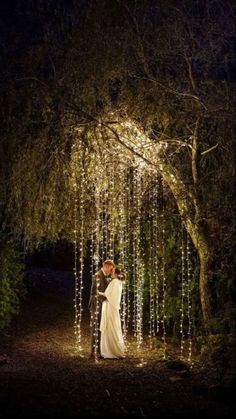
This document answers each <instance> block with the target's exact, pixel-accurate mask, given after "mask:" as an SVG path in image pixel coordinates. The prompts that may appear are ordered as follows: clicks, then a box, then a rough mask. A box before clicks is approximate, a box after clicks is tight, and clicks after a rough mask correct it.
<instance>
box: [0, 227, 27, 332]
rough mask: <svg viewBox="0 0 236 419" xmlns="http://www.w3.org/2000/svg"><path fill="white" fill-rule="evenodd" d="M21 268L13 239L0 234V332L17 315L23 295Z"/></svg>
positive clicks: (21, 264)
mask: <svg viewBox="0 0 236 419" xmlns="http://www.w3.org/2000/svg"><path fill="white" fill-rule="evenodd" d="M23 267H24V265H23V263H21V261H20V256H19V252H18V251H17V249H16V246H15V243H14V240H13V238H12V237H10V235H7V234H4V233H2V232H0V330H1V329H3V328H5V327H6V326H7V325H9V323H10V322H11V319H12V317H13V315H15V314H18V313H19V309H20V300H21V298H23V296H24V295H25V288H24V286H23Z"/></svg>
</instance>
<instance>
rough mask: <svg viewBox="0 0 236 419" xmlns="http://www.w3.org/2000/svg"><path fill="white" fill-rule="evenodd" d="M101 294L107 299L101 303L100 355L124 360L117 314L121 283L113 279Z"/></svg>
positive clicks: (123, 348)
mask: <svg viewBox="0 0 236 419" xmlns="http://www.w3.org/2000/svg"><path fill="white" fill-rule="evenodd" d="M101 294H102V295H104V296H105V297H106V298H107V300H105V301H104V302H103V303H102V315H101V322H100V331H101V348H100V349H101V355H102V357H104V358H124V356H125V355H124V351H125V346H124V339H123V335H122V329H121V320H120V313H119V309H120V301H121V294H122V281H120V280H119V279H117V278H114V279H113V280H112V281H111V282H110V283H109V285H108V286H107V288H106V291H105V292H104V293H101Z"/></svg>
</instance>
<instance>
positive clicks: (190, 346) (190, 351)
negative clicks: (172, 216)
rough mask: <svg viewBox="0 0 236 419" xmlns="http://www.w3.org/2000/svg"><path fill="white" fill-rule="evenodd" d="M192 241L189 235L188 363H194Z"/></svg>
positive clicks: (187, 261) (187, 246) (187, 256)
mask: <svg viewBox="0 0 236 419" xmlns="http://www.w3.org/2000/svg"><path fill="white" fill-rule="evenodd" d="M190 255H191V252H190V240H189V235H188V234H187V244H186V264H187V316H188V344H189V346H188V362H190V363H191V362H192V304H191V286H192V264H191V260H190Z"/></svg>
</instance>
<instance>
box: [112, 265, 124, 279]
mask: <svg viewBox="0 0 236 419" xmlns="http://www.w3.org/2000/svg"><path fill="white" fill-rule="evenodd" d="M114 269H115V274H116V275H117V278H118V279H120V281H124V279H125V274H124V272H122V270H121V269H120V268H118V266H115V268H114Z"/></svg>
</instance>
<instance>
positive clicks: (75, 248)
mask: <svg viewBox="0 0 236 419" xmlns="http://www.w3.org/2000/svg"><path fill="white" fill-rule="evenodd" d="M72 150H73V167H72V169H73V170H72V181H73V190H74V281H75V282H74V283H75V296H74V309H75V321H74V333H75V336H76V337H77V324H78V316H79V314H78V305H77V302H78V292H79V284H78V185H77V172H76V169H77V159H78V152H77V151H76V149H75V144H73V146H72ZM76 343H77V339H76Z"/></svg>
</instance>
